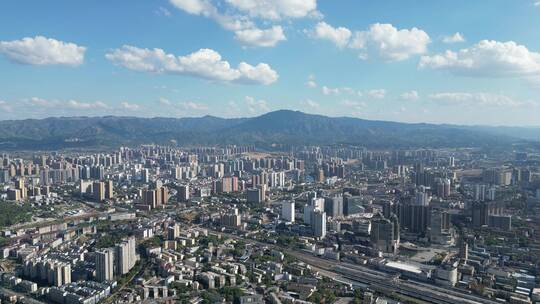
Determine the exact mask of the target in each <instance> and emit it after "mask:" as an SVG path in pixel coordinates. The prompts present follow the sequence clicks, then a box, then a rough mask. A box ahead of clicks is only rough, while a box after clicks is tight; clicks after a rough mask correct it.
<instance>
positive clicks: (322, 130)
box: [0, 110, 534, 150]
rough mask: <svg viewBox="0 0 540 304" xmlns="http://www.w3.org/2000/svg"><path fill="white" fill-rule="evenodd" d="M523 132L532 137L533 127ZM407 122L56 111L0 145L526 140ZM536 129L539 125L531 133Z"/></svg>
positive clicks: (283, 113) (8, 128)
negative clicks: (90, 114)
mask: <svg viewBox="0 0 540 304" xmlns="http://www.w3.org/2000/svg"><path fill="white" fill-rule="evenodd" d="M526 130H527V132H523V133H524V134H526V135H527V139H530V137H531V132H533V131H531V130H530V129H526ZM505 131H506V129H498V128H495V127H489V128H487V127H463V126H452V125H435V124H406V123H397V122H387V121H372V120H363V119H358V118H349V117H327V116H322V115H312V114H306V113H303V112H298V111H289V110H279V111H274V112H270V113H267V114H264V115H261V116H258V117H253V118H233V119H225V118H218V117H213V116H204V117H199V118H138V117H115V116H105V117H59V118H46V119H27V120H10V121H0V149H4V150H11V149H25V150H38V149H40V150H41V149H61V148H90V147H115V146H119V145H137V144H143V143H159V144H170V143H172V142H176V143H177V144H178V145H204V144H256V145H261V146H268V145H271V144H323V145H324V144H354V145H362V146H366V147H463V146H485V145H506V144H511V143H515V142H518V141H523V139H520V138H519V128H514V129H512V133H510V132H505ZM533 133H534V132H533Z"/></svg>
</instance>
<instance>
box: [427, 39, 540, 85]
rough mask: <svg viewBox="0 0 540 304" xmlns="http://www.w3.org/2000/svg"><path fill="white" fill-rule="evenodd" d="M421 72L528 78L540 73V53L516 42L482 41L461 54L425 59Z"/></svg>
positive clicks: (461, 51) (450, 53) (460, 52)
mask: <svg viewBox="0 0 540 304" xmlns="http://www.w3.org/2000/svg"><path fill="white" fill-rule="evenodd" d="M419 68H431V69H436V70H447V71H449V72H451V73H455V74H461V75H470V76H525V75H531V74H539V73H540V53H536V52H532V51H529V50H528V49H527V48H526V47H525V46H523V45H519V44H517V43H515V42H513V41H508V42H498V41H493V40H482V41H480V42H478V43H477V44H475V45H474V46H472V47H470V48H466V49H462V50H460V51H458V52H453V51H450V50H448V51H446V52H445V53H443V54H437V55H433V56H423V57H422V58H421V60H420V63H419Z"/></svg>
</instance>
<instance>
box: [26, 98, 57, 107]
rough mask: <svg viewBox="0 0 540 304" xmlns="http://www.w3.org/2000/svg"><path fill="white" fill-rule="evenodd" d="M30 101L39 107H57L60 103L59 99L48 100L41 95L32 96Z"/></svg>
mask: <svg viewBox="0 0 540 304" xmlns="http://www.w3.org/2000/svg"><path fill="white" fill-rule="evenodd" d="M28 101H29V102H30V103H31V104H32V105H34V106H39V107H56V106H58V105H59V104H60V102H59V101H58V100H47V99H43V98H39V97H32V98H30V99H29V100H28Z"/></svg>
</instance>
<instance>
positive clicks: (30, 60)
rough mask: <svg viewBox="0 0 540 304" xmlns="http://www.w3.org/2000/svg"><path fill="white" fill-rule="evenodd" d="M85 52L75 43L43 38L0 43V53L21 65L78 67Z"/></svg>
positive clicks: (83, 48) (84, 49)
mask: <svg viewBox="0 0 540 304" xmlns="http://www.w3.org/2000/svg"><path fill="white" fill-rule="evenodd" d="M85 51H86V48H85V47H82V46H78V45H76V44H75V43H69V42H63V41H59V40H56V39H52V38H46V37H43V36H36V37H34V38H31V37H26V38H23V39H21V40H13V41H0V53H2V54H4V55H5V56H6V57H7V58H9V59H10V60H11V61H14V62H17V63H21V64H30V65H68V66H78V65H81V64H82V63H83V62H84V53H85Z"/></svg>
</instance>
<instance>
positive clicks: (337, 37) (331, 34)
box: [306, 22, 431, 61]
mask: <svg viewBox="0 0 540 304" xmlns="http://www.w3.org/2000/svg"><path fill="white" fill-rule="evenodd" d="M306 33H307V34H308V35H309V36H311V37H313V38H316V39H324V40H329V41H331V42H333V43H334V44H335V45H336V46H337V47H339V48H345V47H347V48H350V49H356V50H360V51H361V53H360V55H359V57H360V58H361V59H367V58H371V57H375V58H380V59H383V60H386V61H401V60H405V59H408V58H410V57H411V56H414V55H421V54H424V53H426V51H427V46H428V44H429V43H430V42H431V39H430V37H429V35H428V34H427V33H426V32H425V31H423V30H421V29H418V28H416V27H413V28H411V29H397V28H396V27H394V26H393V25H392V24H381V23H375V24H372V25H370V26H369V29H367V30H364V31H356V32H354V34H353V33H352V31H351V30H350V29H348V28H346V27H337V28H336V27H333V26H331V25H330V24H328V23H326V22H319V23H317V25H316V26H315V28H314V29H312V30H309V31H306Z"/></svg>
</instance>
